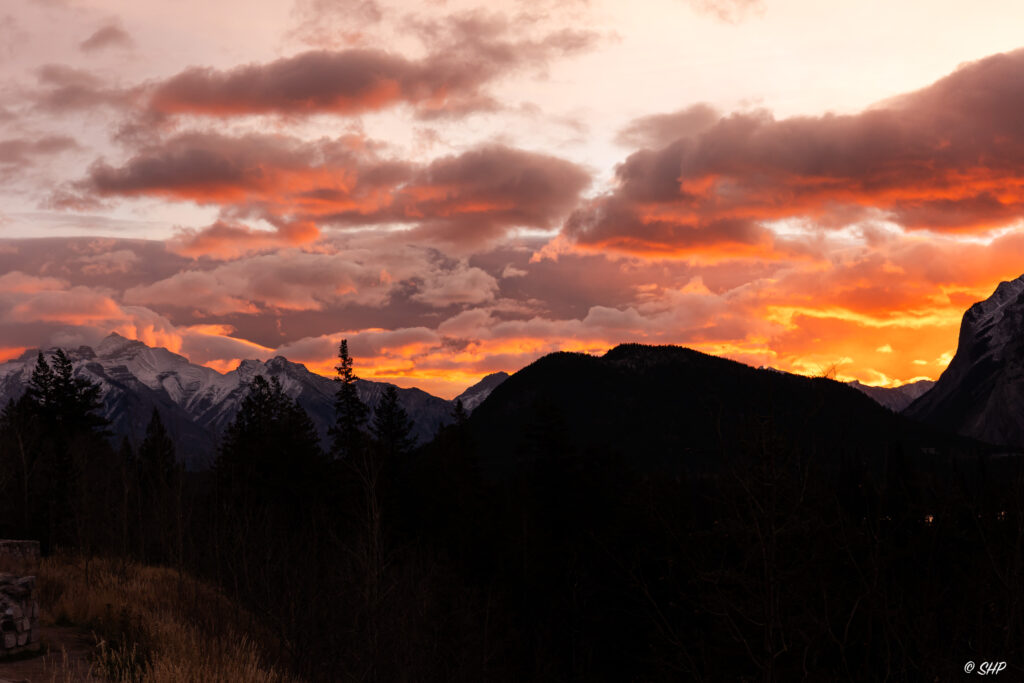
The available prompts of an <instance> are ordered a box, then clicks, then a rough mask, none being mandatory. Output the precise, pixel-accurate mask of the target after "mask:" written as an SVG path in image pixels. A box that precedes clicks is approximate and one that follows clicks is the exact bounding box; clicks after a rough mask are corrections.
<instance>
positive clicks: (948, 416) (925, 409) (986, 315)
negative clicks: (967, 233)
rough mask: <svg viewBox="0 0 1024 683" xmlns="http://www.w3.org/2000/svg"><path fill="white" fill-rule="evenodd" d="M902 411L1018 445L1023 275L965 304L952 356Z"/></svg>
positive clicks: (1022, 434)
mask: <svg viewBox="0 0 1024 683" xmlns="http://www.w3.org/2000/svg"><path fill="white" fill-rule="evenodd" d="M905 414H906V415H908V416H910V417H913V418H916V419H919V420H922V421H924V422H927V423H930V424H933V425H935V426H938V427H943V428H946V429H950V430H954V431H956V432H959V433H960V434H964V435H968V436H972V437H975V438H977V439H981V440H983V441H988V442H989V443H994V444H999V445H1007V446H1013V447H1024V276H1021V277H1019V278H1017V279H1016V280H1012V281H1010V282H1002V283H1000V284H999V286H998V287H997V288H996V291H995V292H994V293H993V294H992V296H990V297H989V298H988V299H986V300H985V301H981V302H978V303H976V304H974V305H973V306H971V307H970V308H969V309H968V310H967V312H966V313H965V314H964V317H963V322H962V323H961V324H960V339H959V342H958V344H957V350H956V355H955V356H954V357H953V360H952V361H951V362H950V364H949V367H947V368H946V370H945V372H943V373H942V376H941V377H939V380H938V382H937V383H936V384H935V387H934V388H932V390H931V391H929V392H927V393H926V394H924V395H923V396H921V397H920V398H919V399H918V400H916V401H914V402H913V403H912V404H911V405H910V406H909V407H908V408H907V409H906V411H905Z"/></svg>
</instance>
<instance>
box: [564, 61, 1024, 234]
mask: <svg viewBox="0 0 1024 683" xmlns="http://www.w3.org/2000/svg"><path fill="white" fill-rule="evenodd" d="M1022 69H1024V50H1018V51H1016V52H1011V53H1007V54H1000V55H995V56H992V57H988V58H986V59H983V60H980V61H978V62H974V63H971V64H968V65H966V66H963V67H961V68H960V69H959V70H957V71H956V72H954V73H953V74H951V75H949V76H947V77H945V78H943V79H941V80H939V81H937V82H935V83H934V84H932V85H930V86H928V87H927V88H924V89H922V90H919V91H917V92H914V93H910V94H907V95H904V96H902V97H899V98H894V99H893V100H890V101H888V102H884V103H882V104H880V105H878V106H876V107H874V108H871V109H869V110H867V111H864V112H862V113H860V114H855V115H842V116H839V115H833V114H828V115H825V116H819V117H796V118H790V119H783V120H777V119H775V118H773V117H772V116H771V115H770V114H768V113H766V112H759V113H741V114H733V115H731V116H728V117H721V118H718V120H717V121H715V120H714V117H713V116H711V114H710V113H709V112H707V111H705V110H701V109H697V110H694V109H690V110H686V111H684V112H681V113H680V114H679V115H674V116H665V117H647V118H645V119H641V120H639V121H637V122H635V123H634V124H633V126H632V127H630V128H628V129H627V130H626V131H625V132H624V135H625V136H626V139H629V140H638V141H642V142H653V143H655V144H662V146H661V147H659V148H655V149H643V150H640V151H638V152H635V153H634V154H632V155H631V156H630V157H629V158H628V159H626V160H625V161H624V162H623V163H622V164H620V165H619V167H618V168H617V170H616V176H617V180H618V184H617V187H616V188H615V189H614V190H613V191H611V192H610V193H608V194H606V195H604V196H602V197H598V198H596V199H595V200H593V201H591V202H589V203H587V204H586V205H584V206H583V207H581V208H580V209H578V210H577V211H576V212H575V213H574V214H573V215H572V216H571V217H570V219H569V220H568V221H567V222H566V224H565V228H564V233H565V234H566V235H567V236H568V237H569V238H571V239H572V241H574V242H575V243H576V244H579V245H584V246H588V245H589V246H592V247H611V248H615V249H623V250H626V251H639V252H643V251H647V252H654V253H658V254H672V253H679V252H681V253H691V252H692V251H694V250H704V249H709V250H712V251H713V250H715V249H716V248H720V247H727V248H733V249H735V248H737V247H740V246H742V247H747V248H750V247H753V246H755V245H765V244H769V243H770V242H771V236H770V233H769V230H768V228H766V227H765V223H768V222H771V221H776V220H781V219H790V218H792V219H802V220H811V221H814V222H815V223H816V224H818V225H820V226H823V227H842V226H845V225H849V224H852V223H856V222H858V221H862V220H864V219H866V218H870V217H872V215H874V214H878V213H879V212H880V213H881V215H882V216H883V217H884V218H886V219H887V220H889V221H892V222H893V223H896V224H898V225H900V226H902V227H903V228H905V229H908V230H919V229H928V230H932V231H937V232H954V233H955V232H960V233H973V232H989V231H992V230H993V229H995V228H998V227H1001V226H1007V225H1012V224H1014V223H1016V222H1018V221H1020V220H1021V219H1022V218H1024V180H1022V179H1024V161H1022V159H1024V134H1022V132H1021V129H1020V126H1019V125H1018V123H1017V114H1016V112H1018V111H1019V110H1020V106H1021V105H1022V104H1024V85H1022V84H1021V80H1020V78H1019V74H1020V73H1021V70H1022ZM712 121H713V122H712ZM672 126H678V128H679V130H678V134H677V135H676V137H675V138H674V139H673V140H672V141H671V142H667V143H666V142H665V141H666V140H668V139H669V138H670V137H671V134H670V132H669V131H667V130H666V127H672Z"/></svg>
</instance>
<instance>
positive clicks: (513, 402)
mask: <svg viewBox="0 0 1024 683" xmlns="http://www.w3.org/2000/svg"><path fill="white" fill-rule="evenodd" d="M469 425H470V428H471V430H472V433H473V436H474V438H475V439H476V440H477V441H478V442H479V443H481V444H485V447H484V448H481V450H480V453H481V457H482V458H484V459H485V460H487V461H489V462H490V464H491V465H496V466H498V467H502V466H503V464H507V463H510V462H522V461H528V460H530V459H532V458H535V457H537V456H538V453H539V452H540V451H544V450H556V451H558V452H560V453H562V454H563V455H565V456H567V457H581V458H583V459H586V458H587V457H588V455H615V456H621V457H624V458H627V459H630V458H635V459H637V464H641V465H643V466H652V465H657V466H668V467H670V468H672V469H676V468H678V467H680V466H683V465H684V463H685V466H686V467H687V468H689V469H692V468H703V467H706V466H717V465H716V463H719V462H720V459H721V458H720V456H721V454H722V453H733V452H738V451H741V450H749V448H750V447H751V445H752V444H753V443H754V442H756V441H757V440H758V439H772V440H774V441H775V442H781V443H784V444H786V447H787V448H791V449H800V450H801V451H803V452H815V453H820V454H821V455H822V456H825V457H827V458H829V459H832V460H833V461H837V460H838V456H839V455H840V454H859V455H862V456H864V457H871V458H880V457H881V455H880V454H882V453H884V452H885V451H886V449H894V448H898V449H901V450H902V451H903V452H905V453H907V454H909V455H910V456H914V455H918V454H921V453H922V452H923V453H928V454H933V453H936V452H951V451H950V449H952V450H956V451H958V452H959V451H960V450H962V449H967V450H970V448H972V446H967V445H966V442H963V441H955V440H954V441H953V442H949V441H944V437H942V435H941V434H937V433H935V432H933V431H931V430H929V429H927V428H924V427H923V426H921V425H918V424H916V423H914V422H913V421H911V420H907V419H905V418H903V417H901V416H899V415H897V414H895V413H893V412H892V411H890V410H886V409H885V408H883V407H882V406H880V405H879V404H878V403H876V402H875V401H874V400H872V399H871V398H869V397H868V396H866V395H865V394H864V393H862V392H860V391H857V390H856V389H854V388H852V387H849V386H846V385H844V384H842V383H839V382H835V381H833V380H829V379H823V378H809V377H802V376H798V375H792V374H788V373H780V372H775V371H771V370H760V369H755V368H752V367H749V366H747V365H743V364H742V363H737V362H734V361H730V360H726V359H723V358H717V357H715V356H709V355H706V354H703V353H699V352H697V351H693V350H691V349H686V348H681V347H675V346H643V345H639V344H624V345H621V346H618V347H616V348H614V349H612V350H611V351H609V352H608V353H607V354H605V355H604V356H602V357H595V356H589V355H585V354H580V353H555V354H551V355H548V356H545V357H543V358H541V359H539V360H538V361H536V362H534V363H532V364H531V365H529V366H527V367H526V368H523V369H522V370H520V371H519V372H517V373H515V374H514V375H512V376H511V377H509V378H508V379H507V380H506V381H504V382H503V383H502V384H501V385H499V386H498V387H497V388H495V389H494V391H493V392H492V393H491V395H490V397H489V398H488V400H487V401H485V402H484V403H483V404H481V405H480V406H479V407H478V408H477V410H476V411H475V412H474V413H473V415H472V417H471V419H470V421H469ZM542 442H546V445H545V443H542ZM651 454H658V455H657V456H654V455H651ZM655 457H657V458H660V459H661V461H660V462H654V461H653V460H651V459H652V458H655ZM641 458H646V459H647V460H646V461H645V462H643V463H640V462H639V459H641Z"/></svg>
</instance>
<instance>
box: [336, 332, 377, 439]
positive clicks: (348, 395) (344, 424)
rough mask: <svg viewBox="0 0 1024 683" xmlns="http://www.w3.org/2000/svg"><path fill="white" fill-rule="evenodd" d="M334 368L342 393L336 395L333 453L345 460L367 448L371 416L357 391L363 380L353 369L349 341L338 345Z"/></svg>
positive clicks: (345, 340)
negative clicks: (368, 418) (368, 425)
mask: <svg viewBox="0 0 1024 683" xmlns="http://www.w3.org/2000/svg"><path fill="white" fill-rule="evenodd" d="M334 369H335V370H336V371H337V373H338V376H337V377H335V378H334V381H335V382H337V384H338V390H337V392H336V393H335V395H334V416H335V417H334V425H333V426H332V427H331V430H330V434H331V454H332V455H333V456H334V457H335V458H338V459H343V458H348V457H351V456H353V455H355V454H356V453H358V452H359V450H360V449H361V448H362V446H364V445H365V441H366V434H365V432H364V431H363V430H364V428H365V425H366V419H367V416H368V413H369V409H368V408H367V407H366V404H365V403H363V402H362V400H361V399H360V398H359V393H358V392H357V391H356V382H357V381H358V380H359V378H358V377H357V376H356V374H355V372H354V371H353V369H352V357H351V356H350V355H349V354H348V340H347V339H342V340H341V344H340V345H339V346H338V365H337V366H335V368H334Z"/></svg>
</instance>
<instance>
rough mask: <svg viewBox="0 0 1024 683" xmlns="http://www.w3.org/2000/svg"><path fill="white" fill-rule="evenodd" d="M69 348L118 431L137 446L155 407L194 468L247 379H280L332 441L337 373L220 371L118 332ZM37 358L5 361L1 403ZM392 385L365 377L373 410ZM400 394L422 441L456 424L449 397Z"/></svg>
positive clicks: (268, 365) (16, 392) (365, 394)
mask: <svg viewBox="0 0 1024 683" xmlns="http://www.w3.org/2000/svg"><path fill="white" fill-rule="evenodd" d="M67 353H68V356H69V357H70V358H71V360H72V363H73V365H74V367H75V372H76V374H79V375H82V376H85V377H88V378H89V379H91V380H93V381H95V382H98V383H99V384H100V386H101V387H102V390H103V403H104V406H105V409H106V410H105V416H106V417H107V418H108V419H109V420H110V421H111V423H112V429H113V431H114V433H115V434H117V435H124V436H128V437H129V438H130V439H132V440H133V441H135V442H136V443H138V442H139V441H140V440H141V439H142V435H143V432H144V430H145V428H146V424H147V423H148V421H149V418H150V415H151V414H152V411H153V408H154V407H155V408H157V409H158V410H159V411H160V414H161V417H162V418H163V421H164V424H165V425H166V427H167V430H168V433H169V434H170V435H171V438H172V439H173V440H174V441H175V443H176V444H177V446H178V452H179V457H181V458H182V459H183V460H185V461H186V462H187V463H188V464H189V465H190V466H201V465H203V464H204V463H205V462H207V461H208V460H209V458H210V457H211V456H212V454H213V453H214V449H215V447H216V443H217V438H218V436H219V435H220V433H221V432H222V431H223V429H224V428H225V427H226V426H227V425H228V424H229V423H230V422H231V420H232V419H233V418H234V416H235V413H236V412H237V411H238V406H239V404H240V402H241V400H242V398H243V396H244V394H245V391H246V383H247V382H249V381H250V380H252V378H253V377H254V376H255V375H264V376H267V377H276V378H277V379H278V380H279V381H280V382H281V385H282V387H284V390H285V392H286V393H287V394H288V395H289V396H291V397H292V398H294V399H296V400H297V401H298V402H299V405H301V406H302V407H303V408H304V409H305V410H306V412H308V413H309V416H310V417H311V418H312V419H313V422H314V424H315V425H316V428H317V431H318V433H319V434H320V437H321V439H322V441H323V442H324V444H325V445H326V444H327V430H328V429H329V428H330V425H331V424H332V423H333V420H334V403H333V402H334V393H335V390H336V388H337V387H336V386H335V384H334V382H333V380H331V379H330V378H327V377H323V376H321V375H317V374H315V373H313V372H310V371H309V370H308V369H306V367H305V366H304V365H302V364H301V363H293V362H291V361H289V360H287V359H286V358H283V357H281V356H278V357H276V358H271V359H270V360H268V361H266V362H263V361H258V360H244V361H242V362H241V363H240V364H239V366H238V367H237V368H236V369H234V370H232V371H230V372H227V373H224V374H221V373H219V372H217V371H216V370H213V369H211V368H207V367H205V366H202V365H196V364H194V363H190V362H189V360H188V359H187V358H185V357H184V356H180V355H178V354H176V353H173V352H171V351H168V350H167V349H165V348H151V347H149V346H147V345H146V344H143V343H142V342H139V341H134V340H130V339H126V338H124V337H122V336H121V335H118V334H116V333H115V334H111V335H110V336H108V337H106V338H105V339H104V340H103V341H102V342H100V343H99V344H98V345H97V346H96V348H95V349H92V348H90V347H88V346H81V347H79V348H77V349H71V350H67ZM36 355H37V351H36V350H31V351H27V352H25V353H24V354H22V356H21V357H19V358H17V359H15V360H12V361H8V362H6V363H3V364H0V405H6V403H7V401H8V400H10V399H16V398H18V397H19V396H21V394H22V393H23V392H24V390H25V386H26V385H27V383H28V380H29V378H30V377H31V375H32V368H33V366H34V365H35V361H36ZM387 386H388V385H387V384H386V383H384V382H370V381H365V380H360V381H359V382H358V384H357V389H358V391H359V397H360V398H361V399H362V400H363V401H364V402H365V403H366V404H367V405H368V406H370V409H371V415H372V410H373V408H374V407H375V406H376V405H377V403H378V401H379V400H380V397H381V395H382V394H383V392H384V389H385V388H386V387H387ZM398 396H399V402H400V403H401V405H402V407H403V408H404V409H405V411H406V413H407V414H408V415H409V417H410V419H411V420H412V422H413V430H412V436H413V437H414V438H416V439H417V441H419V442H425V441H429V440H430V439H431V438H433V436H434V434H436V433H437V430H438V429H439V428H440V427H441V426H442V425H444V424H446V423H448V422H450V421H451V410H452V407H451V406H452V404H451V402H450V401H446V400H444V399H441V398H438V397H436V396H432V395H430V394H428V393H426V392H425V391H421V390H420V389H401V388H400V389H398Z"/></svg>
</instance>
